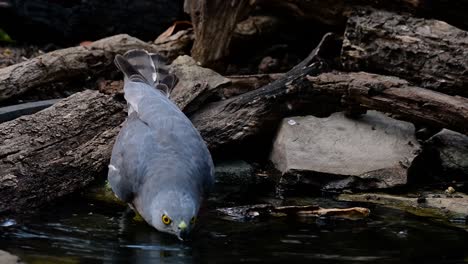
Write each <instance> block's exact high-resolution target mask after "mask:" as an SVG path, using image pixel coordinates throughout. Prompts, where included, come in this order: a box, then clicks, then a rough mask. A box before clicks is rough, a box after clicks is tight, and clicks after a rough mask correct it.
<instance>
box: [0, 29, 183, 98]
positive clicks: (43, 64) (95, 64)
mask: <svg viewBox="0 0 468 264" xmlns="http://www.w3.org/2000/svg"><path fill="white" fill-rule="evenodd" d="M163 48H167V46H165V45H163V46H157V45H153V44H148V43H146V42H143V41H141V40H138V39H136V38H133V37H130V36H128V35H116V36H113V37H109V38H104V39H101V40H98V41H96V42H93V43H92V44H91V45H89V46H77V47H72V48H67V49H61V50H56V51H53V52H50V53H46V54H44V55H41V56H39V57H36V58H33V59H31V60H28V61H25V62H22V63H18V64H15V65H11V66H9V67H6V68H2V69H0V101H3V100H5V99H8V98H11V97H13V96H17V95H20V94H23V93H25V92H26V91H28V90H31V89H35V88H37V87H44V86H47V85H50V84H52V83H57V82H62V81H63V82H73V81H74V80H76V79H78V78H79V79H82V80H84V79H86V78H89V77H94V76H97V75H99V74H100V73H102V72H103V71H105V70H108V69H109V68H110V67H114V65H113V61H114V56H115V55H116V54H123V53H125V52H126V51H128V50H130V49H146V50H147V51H149V52H160V53H162V54H163V55H172V56H175V55H178V53H177V52H175V51H174V50H173V49H171V50H169V51H168V52H166V51H165V50H164V49H163ZM166 53H168V54H166Z"/></svg>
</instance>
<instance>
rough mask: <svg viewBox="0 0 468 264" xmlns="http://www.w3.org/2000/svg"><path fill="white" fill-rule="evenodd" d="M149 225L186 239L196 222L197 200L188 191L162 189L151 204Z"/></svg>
mask: <svg viewBox="0 0 468 264" xmlns="http://www.w3.org/2000/svg"><path fill="white" fill-rule="evenodd" d="M151 207H152V208H151V225H152V226H153V227H155V228H156V229H157V230H159V231H161V232H165V233H169V234H174V235H176V236H177V237H178V238H179V239H180V240H186V239H187V238H188V236H189V234H190V231H191V230H192V228H193V226H194V225H195V222H196V217H197V213H198V209H199V201H198V199H197V198H196V197H194V196H193V195H190V194H189V193H188V192H180V191H173V190H170V191H163V192H160V193H159V194H158V195H156V197H155V198H154V200H153V202H152V205H151Z"/></svg>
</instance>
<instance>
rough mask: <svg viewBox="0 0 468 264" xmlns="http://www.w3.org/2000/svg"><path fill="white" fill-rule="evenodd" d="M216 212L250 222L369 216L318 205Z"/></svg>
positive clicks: (360, 211)
mask: <svg viewBox="0 0 468 264" xmlns="http://www.w3.org/2000/svg"><path fill="white" fill-rule="evenodd" d="M217 211H218V212H220V213H222V214H224V215H226V216H228V219H230V220H244V221H245V220H252V219H257V218H267V217H283V216H299V217H336V218H344V219H352V220H356V219H362V218H366V217H368V216H369V214H370V210H369V209H368V208H364V207H351V208H322V207H320V206H318V205H288V206H274V205H272V204H255V205H244V206H237V207H228V208H219V209H217Z"/></svg>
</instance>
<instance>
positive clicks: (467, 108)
mask: <svg viewBox="0 0 468 264" xmlns="http://www.w3.org/2000/svg"><path fill="white" fill-rule="evenodd" d="M306 80H307V82H309V85H310V87H312V88H311V89H310V92H311V93H315V94H316V95H321V96H330V97H335V98H336V97H341V96H344V99H345V100H344V103H345V104H351V105H359V106H360V107H364V108H367V109H373V110H378V111H381V112H386V113H391V114H394V115H395V117H396V118H398V119H403V120H406V121H410V122H413V123H419V124H426V125H429V126H433V127H437V128H448V129H451V130H454V131H458V132H460V133H463V134H465V135H468V99H467V98H463V97H459V96H450V95H446V94H442V93H439V92H435V91H431V90H427V89H424V88H420V87H415V86H411V85H410V84H409V83H408V82H407V81H405V80H402V79H399V78H397V77H390V76H382V75H377V74H370V73H365V72H356V73H339V72H331V73H324V74H321V75H318V76H307V78H306Z"/></svg>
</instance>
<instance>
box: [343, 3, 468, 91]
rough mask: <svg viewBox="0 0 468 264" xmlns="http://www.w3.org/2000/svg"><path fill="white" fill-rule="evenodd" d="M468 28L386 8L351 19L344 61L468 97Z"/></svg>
mask: <svg viewBox="0 0 468 264" xmlns="http://www.w3.org/2000/svg"><path fill="white" fill-rule="evenodd" d="M467 58H468V32H466V31H462V30H460V29H458V28H456V27H453V26H450V25H449V24H447V23H445V22H442V21H437V20H426V19H421V18H413V17H409V16H406V15H397V14H395V13H390V12H385V11H362V12H357V13H356V14H355V15H353V16H351V17H350V19H349V20H348V25H347V27H346V32H345V39H344V41H343V49H342V54H341V59H342V63H343V66H344V68H345V69H346V70H350V71H368V72H373V73H378V74H384V75H394V76H398V77H401V78H404V79H407V80H409V81H411V82H413V83H414V84H415V85H416V86H420V87H424V88H427V89H431V90H435V91H439V92H442V93H447V94H451V95H461V96H465V97H468V88H467V87H468V74H467V73H468V59H467Z"/></svg>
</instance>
